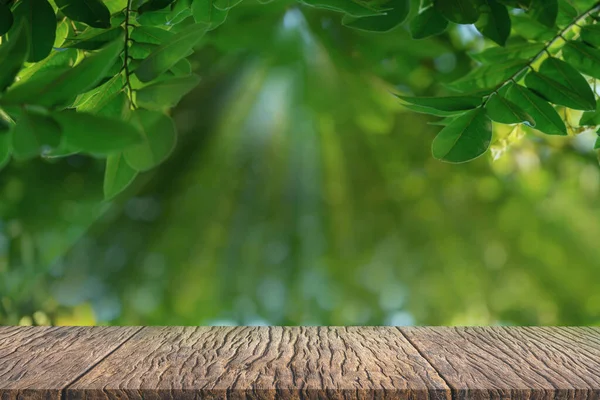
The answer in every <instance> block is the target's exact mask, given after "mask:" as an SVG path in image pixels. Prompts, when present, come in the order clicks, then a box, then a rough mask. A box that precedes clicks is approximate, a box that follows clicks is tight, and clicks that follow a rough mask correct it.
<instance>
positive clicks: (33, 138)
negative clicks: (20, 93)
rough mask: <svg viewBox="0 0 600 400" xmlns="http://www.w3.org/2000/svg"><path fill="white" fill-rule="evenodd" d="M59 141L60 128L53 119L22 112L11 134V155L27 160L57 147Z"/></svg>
mask: <svg viewBox="0 0 600 400" xmlns="http://www.w3.org/2000/svg"><path fill="white" fill-rule="evenodd" d="M60 139H61V128H60V126H59V125H58V124H57V123H56V121H55V120H54V119H52V118H51V117H48V116H45V115H38V114H33V113H29V112H27V111H23V112H22V113H21V115H20V116H19V118H18V120H17V124H16V125H15V128H14V131H13V134H12V148H13V153H14V156H15V158H17V159H21V160H24V159H29V158H32V157H35V156H37V155H39V154H40V153H41V152H42V151H43V150H45V149H46V148H52V147H56V146H58V145H59V143H60Z"/></svg>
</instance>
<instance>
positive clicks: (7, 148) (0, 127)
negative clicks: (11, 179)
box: [0, 117, 12, 169]
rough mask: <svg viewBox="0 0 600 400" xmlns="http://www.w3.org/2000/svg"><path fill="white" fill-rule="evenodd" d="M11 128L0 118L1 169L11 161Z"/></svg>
mask: <svg viewBox="0 0 600 400" xmlns="http://www.w3.org/2000/svg"><path fill="white" fill-rule="evenodd" d="M11 130H12V129H11V126H10V125H9V124H8V122H6V121H5V120H4V119H3V118H2V117H0V169H2V168H3V167H4V166H5V165H6V164H8V162H9V161H10V154H11V151H12V147H11V142H12V132H11Z"/></svg>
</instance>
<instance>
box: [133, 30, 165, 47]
mask: <svg viewBox="0 0 600 400" xmlns="http://www.w3.org/2000/svg"><path fill="white" fill-rule="evenodd" d="M173 35H174V34H173V32H170V31H167V30H164V29H161V28H157V27H154V26H136V27H135V28H133V30H132V31H131V35H130V38H131V39H132V40H133V41H135V42H137V43H150V44H157V45H159V44H163V43H165V42H166V41H168V40H170V39H171V38H172V37H173Z"/></svg>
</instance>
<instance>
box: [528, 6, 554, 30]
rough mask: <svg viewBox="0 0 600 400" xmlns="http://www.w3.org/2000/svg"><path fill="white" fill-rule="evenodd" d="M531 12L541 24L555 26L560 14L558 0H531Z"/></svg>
mask: <svg viewBox="0 0 600 400" xmlns="http://www.w3.org/2000/svg"><path fill="white" fill-rule="evenodd" d="M529 10H530V11H529V14H530V15H531V17H532V18H533V19H534V20H535V21H538V22H540V23H541V24H543V25H545V26H547V27H549V28H553V27H554V26H555V25H556V17H557V16H558V0H531V4H530V6H529Z"/></svg>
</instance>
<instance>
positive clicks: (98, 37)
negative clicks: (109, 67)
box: [63, 26, 125, 50]
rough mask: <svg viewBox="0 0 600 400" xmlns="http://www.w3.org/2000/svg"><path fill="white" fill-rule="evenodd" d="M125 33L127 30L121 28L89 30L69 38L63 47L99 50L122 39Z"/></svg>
mask: <svg viewBox="0 0 600 400" xmlns="http://www.w3.org/2000/svg"><path fill="white" fill-rule="evenodd" d="M124 31H125V30H124V29H123V28H122V27H120V26H117V27H115V28H112V29H98V28H88V29H86V30H85V31H83V32H82V33H81V34H80V35H77V36H74V37H72V38H67V39H66V41H65V43H64V44H63V47H71V48H75V49H82V50H97V49H99V48H101V47H102V46H105V45H106V44H108V43H110V42H112V41H113V40H115V39H117V38H120V37H121V36H122V35H123V33H124Z"/></svg>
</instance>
